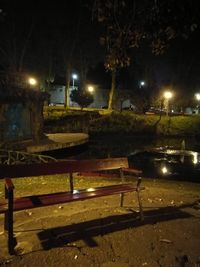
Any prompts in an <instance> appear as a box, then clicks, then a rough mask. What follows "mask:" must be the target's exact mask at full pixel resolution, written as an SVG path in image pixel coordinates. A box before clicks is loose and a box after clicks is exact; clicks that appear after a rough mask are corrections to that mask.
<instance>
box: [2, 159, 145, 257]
mask: <svg viewBox="0 0 200 267" xmlns="http://www.w3.org/2000/svg"><path fill="white" fill-rule="evenodd" d="M108 170H116V171H117V173H118V175H117V173H116V172H115V174H113V175H114V176H118V177H120V178H121V183H117V184H114V185H109V186H103V187H96V188H87V189H81V190H74V183H73V174H74V173H81V175H85V176H86V175H89V176H91V177H92V176H98V177H111V176H112V174H109V173H105V171H108ZM102 171H104V173H102ZM125 173H128V174H129V175H134V176H137V177H138V180H137V184H136V185H134V184H133V183H126V182H125V179H124V174H125ZM141 173H142V172H141V171H140V170H136V169H130V168H129V165H128V160H127V158H108V159H93V160H67V161H58V162H51V163H42V164H30V165H22V164H21V165H0V178H1V179H2V178H4V180H5V199H3V200H0V214H4V215H5V219H4V230H5V233H6V234H7V235H8V251H9V253H10V254H14V253H15V251H14V247H15V245H16V239H15V238H14V234H13V213H14V212H15V211H22V210H25V209H32V208H39V207H44V206H50V205H56V204H62V203H68V202H73V201H81V200H86V199H91V198H97V197H103V196H109V195H114V194H120V196H121V197H120V206H123V201H124V194H125V193H128V192H133V191H135V192H136V193H137V198H138V205H139V210H140V219H141V220H143V210H142V203H141V199H140V194H139V193H140V190H143V189H144V187H141V186H140V184H141V177H140V175H141ZM54 174H69V183H70V191H68V192H67V191H64V192H57V193H51V194H42V195H29V196H24V197H14V185H13V182H12V180H11V178H18V177H33V176H40V175H54Z"/></svg>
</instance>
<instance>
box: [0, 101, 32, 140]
mask: <svg viewBox="0 0 200 267" xmlns="http://www.w3.org/2000/svg"><path fill="white" fill-rule="evenodd" d="M31 137H32V131H31V120H30V110H29V109H28V107H25V106H24V105H23V104H21V103H9V104H1V109H0V141H5V142H6V141H18V140H24V139H29V138H31Z"/></svg>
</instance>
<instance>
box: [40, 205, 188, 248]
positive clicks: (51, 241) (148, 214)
mask: <svg viewBox="0 0 200 267" xmlns="http://www.w3.org/2000/svg"><path fill="white" fill-rule="evenodd" d="M191 206H193V204H188V205H182V206H179V207H164V208H158V209H153V210H149V211H145V212H144V216H145V219H144V221H143V222H141V221H140V219H139V217H138V213H136V212H133V211H131V213H129V214H122V215H121V214H120V215H114V216H108V217H104V218H100V219H95V220H90V221H86V222H81V223H77V224H73V225H67V226H62V227H55V228H50V229H45V230H42V231H40V232H39V233H38V237H39V240H40V242H41V246H42V248H43V249H44V250H49V249H51V248H56V247H64V246H68V247H70V246H74V245H73V242H76V241H81V240H82V241H84V242H85V244H86V245H87V246H89V247H95V246H98V244H97V242H96V241H95V239H94V237H96V236H103V235H106V234H108V233H113V232H117V231H121V230H124V229H128V228H135V227H141V226H143V225H148V224H149V225H152V224H155V223H158V222H165V221H170V220H176V219H184V218H190V217H193V215H191V214H190V213H187V212H185V211H182V210H181V208H184V207H191Z"/></svg>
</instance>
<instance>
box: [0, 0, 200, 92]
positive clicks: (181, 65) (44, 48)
mask: <svg viewBox="0 0 200 267" xmlns="http://www.w3.org/2000/svg"><path fill="white" fill-rule="evenodd" d="M20 2H23V3H19V1H1V2H0V9H1V13H0V19H1V20H0V32H1V39H0V45H1V46H0V47H1V50H0V52H1V65H0V68H1V70H4V69H5V68H6V67H7V66H8V62H9V61H10V58H12V59H13V60H12V61H14V63H13V62H12V63H13V64H18V62H19V55H20V53H21V51H22V50H23V48H24V44H26V49H25V52H24V58H23V71H25V72H32V73H33V74H36V75H38V76H40V77H41V79H47V76H49V75H51V76H55V75H59V76H65V70H66V65H67V62H68V60H69V58H71V59H72V62H73V63H72V65H73V66H72V69H73V70H74V71H76V72H78V73H79V72H81V68H80V65H84V66H86V69H87V78H88V79H89V80H91V81H92V82H94V83H101V84H102V86H103V87H109V83H110V79H109V75H108V74H107V73H105V71H104V67H103V63H104V57H105V53H104V48H103V47H102V46H100V43H99V39H100V36H101V33H102V32H101V31H102V30H101V28H100V25H99V24H98V23H97V21H96V20H93V18H92V8H93V3H94V1H81V0H74V1H71V0H70V1H69V0H67V1H48V2H46V1H44V2H45V3H44V4H42V3H41V2H43V1H40V2H37V1H26V2H25V1H20ZM179 2H180V3H181V2H182V1H179ZM191 2H194V4H197V2H198V1H194V0H193V1H191ZM196 6H198V5H196ZM195 12H197V10H195ZM199 39H200V38H199V25H198V28H197V30H196V31H195V32H193V33H192V34H191V36H190V37H189V38H187V39H186V38H180V37H179V38H177V39H176V40H175V41H173V42H171V44H170V47H169V49H167V50H166V52H165V53H164V54H163V55H161V56H154V55H152V53H151V49H150V48H149V46H148V45H145V44H143V45H141V46H140V48H139V49H133V50H132V52H131V53H132V61H131V65H130V67H129V68H127V69H125V70H122V71H120V75H119V77H120V78H119V79H118V84H119V86H121V87H126V89H130V88H132V87H133V86H136V84H137V82H138V81H139V80H141V79H146V80H151V81H152V80H153V81H154V82H155V83H157V84H159V85H162V84H167V83H169V84H170V83H173V84H174V85H176V86H179V87H182V88H183V90H187V88H188V87H189V88H190V90H193V91H195V90H198V89H199V90H200V88H199V84H200V75H199V70H200V51H199V50H200V49H199V47H200V41H199ZM2 51H6V55H5V53H3V52H2Z"/></svg>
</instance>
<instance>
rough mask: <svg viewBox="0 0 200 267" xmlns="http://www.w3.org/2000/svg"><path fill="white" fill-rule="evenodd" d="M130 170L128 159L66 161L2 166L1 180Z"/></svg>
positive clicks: (0, 166) (0, 168) (0, 170)
mask: <svg viewBox="0 0 200 267" xmlns="http://www.w3.org/2000/svg"><path fill="white" fill-rule="evenodd" d="M117 168H128V159H127V158H106V159H100V160H99V159H91V160H65V161H57V162H48V163H35V164H19V165H0V179H1V178H5V177H9V178H17V177H29V176H39V175H53V174H63V173H73V172H87V171H88V170H89V171H97V170H113V169H117Z"/></svg>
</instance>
